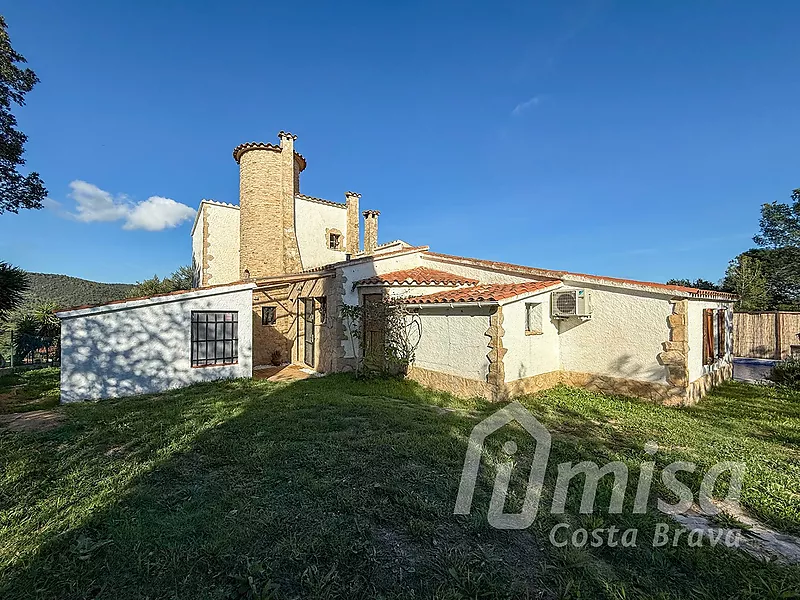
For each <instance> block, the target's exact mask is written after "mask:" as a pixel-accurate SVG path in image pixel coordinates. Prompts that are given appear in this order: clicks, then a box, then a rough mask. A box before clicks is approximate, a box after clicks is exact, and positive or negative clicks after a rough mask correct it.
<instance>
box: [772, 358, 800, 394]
mask: <svg viewBox="0 0 800 600" xmlns="http://www.w3.org/2000/svg"><path fill="white" fill-rule="evenodd" d="M767 379H769V380H770V381H774V382H775V383H777V384H778V385H785V386H786V387H790V388H792V389H795V390H800V360H798V359H796V358H789V359H787V360H785V361H783V362H779V363H778V364H776V365H775V366H774V367H772V371H770V373H769V375H767Z"/></svg>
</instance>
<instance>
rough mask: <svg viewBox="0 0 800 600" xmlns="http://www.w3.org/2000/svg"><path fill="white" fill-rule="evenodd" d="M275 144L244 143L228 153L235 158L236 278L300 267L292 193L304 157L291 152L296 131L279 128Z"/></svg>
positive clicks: (295, 270) (281, 271) (269, 273)
mask: <svg viewBox="0 0 800 600" xmlns="http://www.w3.org/2000/svg"><path fill="white" fill-rule="evenodd" d="M278 137H279V139H280V146H275V145H274V144H265V143H255V142H251V143H247V144H242V145H240V146H237V147H236V148H235V149H234V151H233V156H234V158H235V159H236V161H237V162H238V163H239V206H240V233H239V235H240V244H239V246H240V260H239V269H240V276H241V278H243V279H244V278H246V277H247V276H248V275H249V277H250V278H254V279H255V278H259V277H270V276H274V275H282V274H284V273H298V272H300V271H301V270H302V263H301V260H300V251H299V249H298V247H297V235H296V232H295V223H294V197H295V194H296V193H298V189H299V185H300V171H302V169H303V168H304V166H305V159H303V158H302V157H300V156H299V155H298V154H297V153H296V152H295V151H294V141H295V139H296V136H294V135H292V134H291V133H285V132H283V131H281V132H280V133H279V134H278Z"/></svg>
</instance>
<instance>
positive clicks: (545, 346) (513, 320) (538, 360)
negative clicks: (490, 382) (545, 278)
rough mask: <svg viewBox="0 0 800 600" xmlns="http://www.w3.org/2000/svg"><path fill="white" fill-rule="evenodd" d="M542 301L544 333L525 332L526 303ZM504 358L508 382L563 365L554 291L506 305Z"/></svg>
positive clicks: (504, 315) (504, 306)
mask: <svg viewBox="0 0 800 600" xmlns="http://www.w3.org/2000/svg"><path fill="white" fill-rule="evenodd" d="M529 302H540V303H541V304H542V333H541V334H540V335H529V334H526V332H525V325H526V323H525V317H526V308H525V304H526V303H529ZM503 330H504V331H505V333H504V334H503V347H504V348H506V350H507V352H506V355H505V357H504V358H503V366H504V369H505V380H506V382H509V381H514V380H516V379H524V378H526V377H532V376H534V375H541V374H542V373H549V372H551V371H558V369H559V368H560V356H559V339H558V326H557V325H556V323H555V322H553V321H552V320H551V319H550V292H549V291H546V292H543V293H541V294H537V295H535V296H529V297H527V298H524V299H522V300H515V301H514V302H509V303H508V304H505V305H503Z"/></svg>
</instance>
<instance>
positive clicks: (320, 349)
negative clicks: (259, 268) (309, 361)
mask: <svg viewBox="0 0 800 600" xmlns="http://www.w3.org/2000/svg"><path fill="white" fill-rule="evenodd" d="M340 287H342V286H341V282H340V281H339V280H338V279H336V278H335V277H334V276H333V273H327V274H321V275H320V274H316V275H312V276H309V278H308V279H305V280H301V281H295V282H290V283H277V284H265V285H261V286H259V287H258V288H257V289H256V290H255V292H254V293H253V365H254V366H256V367H259V366H266V365H270V364H272V362H273V356H272V355H273V353H274V352H277V353H278V354H279V356H278V357H276V358H277V360H278V361H279V362H281V363H286V362H303V359H304V348H303V343H304V337H303V336H304V322H303V311H304V305H303V302H302V299H304V298H315V299H318V298H322V297H324V298H326V300H327V310H326V314H327V318H326V319H325V323H322V322H321V314H320V312H319V311H320V308H321V304H320V303H319V302H317V303H316V304H315V310H317V314H316V315H315V338H316V344H315V348H314V355H315V364H314V365H312V366H313V368H315V369H316V370H317V371H319V372H321V373H329V372H335V371H340V370H342V358H343V355H344V350H343V348H342V338H343V332H342V324H341V320H340V319H338V318H337V316H338V313H339V305H340V299H341V290H340V289H339V288H340ZM265 306H274V307H276V323H275V324H274V325H262V321H261V312H262V308H263V307H265Z"/></svg>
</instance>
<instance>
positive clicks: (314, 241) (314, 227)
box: [294, 197, 347, 269]
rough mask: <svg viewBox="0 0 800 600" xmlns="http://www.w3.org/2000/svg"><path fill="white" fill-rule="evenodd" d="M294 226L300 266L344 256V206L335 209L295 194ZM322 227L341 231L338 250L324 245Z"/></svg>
mask: <svg viewBox="0 0 800 600" xmlns="http://www.w3.org/2000/svg"><path fill="white" fill-rule="evenodd" d="M294 227H295V232H296V234H297V247H298V249H299V250H300V260H301V261H302V263H303V268H304V269H313V268H314V267H321V266H322V265H329V264H331V263H335V262H339V261H341V260H344V259H345V256H346V254H345V252H344V249H345V246H346V243H347V209H346V208H345V207H344V206H342V207H341V208H339V207H338V206H330V205H328V204H321V203H319V202H314V201H313V200H306V199H304V198H300V197H297V198H295V199H294ZM326 229H338V230H339V231H341V232H342V240H341V247H342V249H341V250H331V249H330V248H329V247H328V239H327V235H326Z"/></svg>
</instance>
